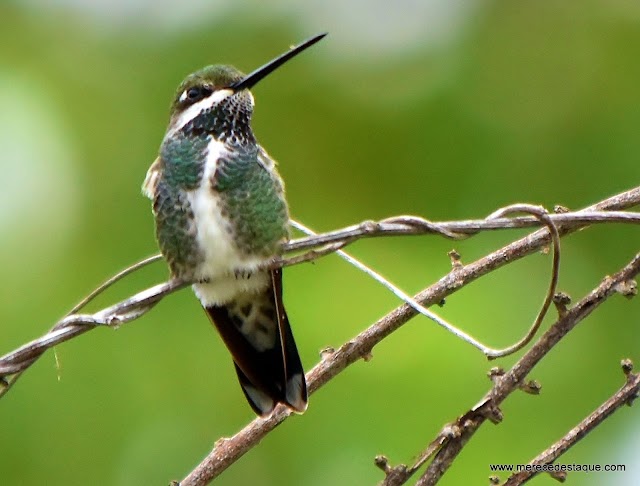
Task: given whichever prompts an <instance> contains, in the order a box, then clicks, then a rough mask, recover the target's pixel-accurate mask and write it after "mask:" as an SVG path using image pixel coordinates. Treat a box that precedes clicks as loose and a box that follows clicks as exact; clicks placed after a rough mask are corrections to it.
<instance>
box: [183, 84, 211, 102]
mask: <svg viewBox="0 0 640 486" xmlns="http://www.w3.org/2000/svg"><path fill="white" fill-rule="evenodd" d="M211 93H213V89H212V88H211V87H210V86H209V85H202V86H192V87H191V88H187V89H185V90H184V91H183V92H182V94H181V95H180V98H179V99H178V101H180V102H181V103H196V102H197V101H200V100H201V99H203V98H206V97H207V96H209V95H210V94H211Z"/></svg>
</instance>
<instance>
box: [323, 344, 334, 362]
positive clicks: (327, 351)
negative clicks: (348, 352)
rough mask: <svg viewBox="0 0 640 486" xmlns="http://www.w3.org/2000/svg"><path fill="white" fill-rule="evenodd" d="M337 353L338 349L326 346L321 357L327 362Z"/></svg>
mask: <svg viewBox="0 0 640 486" xmlns="http://www.w3.org/2000/svg"><path fill="white" fill-rule="evenodd" d="M335 352H336V348H334V347H333V346H325V347H324V348H322V349H321V350H320V357H321V358H322V359H323V360H325V359H328V358H329V357H330V356H331V355H332V354H333V353H335Z"/></svg>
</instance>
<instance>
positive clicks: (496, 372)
mask: <svg viewBox="0 0 640 486" xmlns="http://www.w3.org/2000/svg"><path fill="white" fill-rule="evenodd" d="M502 375H504V368H503V367H502V366H494V367H493V368H491V369H490V370H489V371H487V376H488V377H489V379H490V380H491V381H492V382H493V383H495V382H496V381H498V379H499V378H500V377H501V376H502Z"/></svg>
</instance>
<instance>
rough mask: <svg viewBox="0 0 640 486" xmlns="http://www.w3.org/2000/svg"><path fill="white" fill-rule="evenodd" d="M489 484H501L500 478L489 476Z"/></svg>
mask: <svg viewBox="0 0 640 486" xmlns="http://www.w3.org/2000/svg"><path fill="white" fill-rule="evenodd" d="M489 484H500V478H499V477H498V476H489Z"/></svg>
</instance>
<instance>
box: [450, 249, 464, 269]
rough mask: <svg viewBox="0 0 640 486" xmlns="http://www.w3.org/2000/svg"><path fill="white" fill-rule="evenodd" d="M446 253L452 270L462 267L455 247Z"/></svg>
mask: <svg viewBox="0 0 640 486" xmlns="http://www.w3.org/2000/svg"><path fill="white" fill-rule="evenodd" d="M447 255H449V259H450V260H451V268H453V269H454V270H457V269H458V268H462V267H463V266H464V265H463V264H462V261H461V256H460V253H458V251H457V250H456V249H452V250H451V251H450V252H448V253H447Z"/></svg>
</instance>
